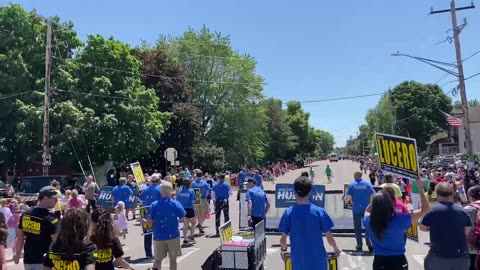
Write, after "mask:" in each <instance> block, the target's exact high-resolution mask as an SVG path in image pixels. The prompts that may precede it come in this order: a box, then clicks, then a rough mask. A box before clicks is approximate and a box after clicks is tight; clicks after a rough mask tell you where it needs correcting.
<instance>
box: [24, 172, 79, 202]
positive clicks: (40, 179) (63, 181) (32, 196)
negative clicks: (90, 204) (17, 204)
mask: <svg viewBox="0 0 480 270" xmlns="http://www.w3.org/2000/svg"><path fill="white" fill-rule="evenodd" d="M54 180H55V181H58V182H60V186H61V189H60V190H61V191H62V193H63V192H64V191H65V189H72V188H75V189H77V190H78V191H79V192H81V191H82V188H81V185H80V183H79V182H78V180H77V178H75V177H72V176H66V175H49V176H25V177H19V178H17V179H16V181H15V182H16V185H15V191H16V194H17V195H19V196H20V201H21V202H23V203H26V204H27V205H29V206H32V205H35V204H36V203H37V199H38V198H37V197H38V192H40V189H41V188H42V187H44V186H48V185H50V184H51V183H52V182H53V181H54Z"/></svg>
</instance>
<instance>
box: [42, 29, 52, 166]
mask: <svg viewBox="0 0 480 270" xmlns="http://www.w3.org/2000/svg"><path fill="white" fill-rule="evenodd" d="M45 47H46V49H45V111H44V115H43V142H42V148H43V153H42V159H43V160H42V166H43V175H48V167H49V166H50V164H51V158H50V123H49V116H50V80H51V73H52V23H51V22H50V20H47V43H46V46H45Z"/></svg>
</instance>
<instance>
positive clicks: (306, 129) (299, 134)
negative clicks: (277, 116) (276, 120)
mask: <svg viewBox="0 0 480 270" xmlns="http://www.w3.org/2000/svg"><path fill="white" fill-rule="evenodd" d="M286 114H287V120H288V124H289V125H290V129H291V130H292V133H293V135H294V136H295V138H297V142H298V146H297V147H296V148H295V149H293V151H292V153H293V155H295V154H299V155H305V154H306V153H307V152H309V151H308V150H309V149H308V148H309V141H310V140H309V136H310V135H311V134H310V133H311V131H310V126H309V124H308V120H309V118H310V114H309V113H307V112H305V111H304V110H303V109H302V105H301V104H300V102H298V101H289V102H288V103H287V110H286Z"/></svg>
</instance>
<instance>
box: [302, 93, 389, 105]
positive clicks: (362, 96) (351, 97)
mask: <svg viewBox="0 0 480 270" xmlns="http://www.w3.org/2000/svg"><path fill="white" fill-rule="evenodd" d="M383 94H385V92H382V93H375V94H366V95H358V96H350V97H338V98H327V99H316V100H305V101H300V103H302V104H306V103H318V102H325V101H336V100H345V99H356V98H364V97H373V96H381V95H383Z"/></svg>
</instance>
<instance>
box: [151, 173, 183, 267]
mask: <svg viewBox="0 0 480 270" xmlns="http://www.w3.org/2000/svg"><path fill="white" fill-rule="evenodd" d="M161 189H162V191H161V196H162V197H161V198H160V199H159V200H157V201H155V202H153V203H152V204H151V205H150V211H148V219H147V220H146V222H148V223H150V224H152V223H153V245H154V249H153V251H154V262H153V268H154V269H161V268H162V261H163V259H165V258H166V257H167V254H168V258H169V260H170V269H177V257H179V256H182V248H181V246H180V231H179V229H178V225H179V219H181V220H182V221H183V222H184V223H185V222H187V220H186V219H185V214H186V212H185V210H184V209H183V206H182V205H181V204H180V203H179V202H178V201H176V200H174V199H172V198H171V197H170V196H171V194H172V192H173V186H172V184H171V183H170V182H163V183H162V186H161Z"/></svg>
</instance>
